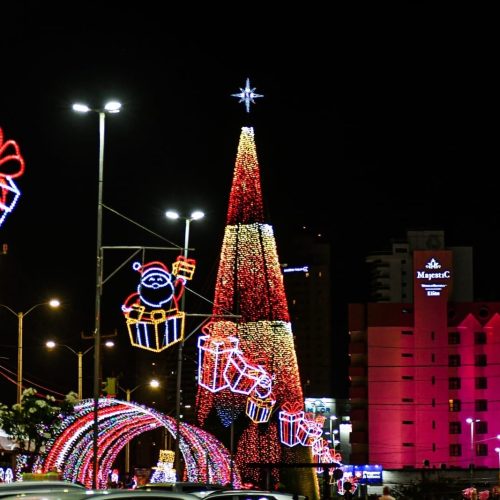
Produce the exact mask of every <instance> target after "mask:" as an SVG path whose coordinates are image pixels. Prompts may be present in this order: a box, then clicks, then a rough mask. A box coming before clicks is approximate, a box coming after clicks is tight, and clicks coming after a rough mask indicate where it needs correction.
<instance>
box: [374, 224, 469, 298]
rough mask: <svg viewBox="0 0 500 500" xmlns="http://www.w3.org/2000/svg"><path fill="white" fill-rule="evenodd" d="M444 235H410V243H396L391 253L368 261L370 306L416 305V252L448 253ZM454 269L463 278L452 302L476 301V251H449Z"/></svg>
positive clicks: (454, 290) (456, 285)
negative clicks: (413, 303)
mask: <svg viewBox="0 0 500 500" xmlns="http://www.w3.org/2000/svg"><path fill="white" fill-rule="evenodd" d="M444 249H445V238H444V231H440V230H427V231H408V232H407V234H406V239H403V240H394V241H393V242H392V247H391V250H390V251H381V252H374V253H372V254H370V255H368V257H367V258H366V262H367V264H368V272H369V295H370V302H413V273H412V269H413V252H414V251H415V250H444ZM448 250H451V251H452V252H453V267H454V269H455V272H456V273H459V274H460V281H459V282H458V283H456V284H455V287H454V289H453V291H452V295H451V300H453V301H456V302H470V301H472V289H473V283H472V277H473V273H472V269H473V268H472V248H471V247H449V248H448Z"/></svg>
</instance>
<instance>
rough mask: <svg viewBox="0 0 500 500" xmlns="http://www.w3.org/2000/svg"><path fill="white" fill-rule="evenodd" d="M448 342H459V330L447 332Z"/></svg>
mask: <svg viewBox="0 0 500 500" xmlns="http://www.w3.org/2000/svg"><path fill="white" fill-rule="evenodd" d="M448 344H450V345H457V344H460V332H449V333H448Z"/></svg>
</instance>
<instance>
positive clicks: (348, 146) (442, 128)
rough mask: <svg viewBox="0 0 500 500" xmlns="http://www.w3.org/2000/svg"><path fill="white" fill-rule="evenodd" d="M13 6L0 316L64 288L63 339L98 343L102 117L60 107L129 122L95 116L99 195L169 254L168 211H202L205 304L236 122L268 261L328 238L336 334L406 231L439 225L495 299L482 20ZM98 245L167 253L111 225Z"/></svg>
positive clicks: (489, 41) (174, 229) (8, 17)
mask: <svg viewBox="0 0 500 500" xmlns="http://www.w3.org/2000/svg"><path fill="white" fill-rule="evenodd" d="M15 4H16V5H14V6H10V7H6V8H4V9H3V10H2V15H1V19H2V30H1V31H0V44H1V45H0V46H1V47H2V54H3V55H2V65H1V70H0V82H1V83H0V127H2V128H3V130H4V134H5V137H6V139H14V140H16V141H17V142H18V144H19V145H20V147H21V150H22V153H23V154H24V157H25V160H26V174H25V175H24V176H23V177H22V178H20V179H19V180H18V185H19V187H20V188H21V190H22V193H23V194H22V197H21V199H20V201H19V204H18V207H17V209H16V211H15V212H14V213H12V214H10V215H9V216H8V218H7V220H6V221H5V223H4V225H3V226H2V227H0V243H8V244H9V256H8V259H9V260H8V265H7V264H5V262H6V260H5V259H4V261H3V263H2V267H0V271H1V273H2V276H0V299H1V301H2V303H7V304H8V305H10V306H11V307H13V308H14V309H16V310H25V309H26V308H29V307H30V306H31V305H32V304H34V303H37V302H39V301H40V300H44V299H45V297H47V296H48V295H50V294H57V295H59V296H62V297H64V300H65V303H66V306H65V311H66V314H65V319H64V320H63V319H59V320H57V321H59V323H57V325H55V326H54V327H57V329H58V330H64V329H65V330H66V331H68V332H72V335H74V334H75V333H76V335H78V332H80V331H82V330H85V331H90V330H91V328H92V326H93V305H94V298H93V293H94V287H95V281H94V276H95V236H96V212H95V210H96V200H97V166H98V164H97V160H98V158H97V148H98V123H97V116H96V115H88V116H79V115H76V114H75V113H73V112H72V111H71V104H72V103H73V102H75V101H85V102H87V103H89V104H90V105H94V106H99V105H101V104H102V103H103V102H104V101H105V100H106V99H108V98H111V97H113V98H117V99H120V100H121V101H122V102H123V112H122V113H120V114H119V115H116V116H111V117H108V119H107V122H106V151H105V175H104V177H105V178H104V201H105V203H106V204H107V205H108V206H110V207H112V208H113V209H114V210H117V211H118V212H120V213H121V214H123V215H125V216H127V217H129V218H131V219H133V220H134V221H137V222H138V223H139V224H141V225H143V226H145V227H147V228H148V229H150V230H151V231H154V232H156V233H158V234H160V235H162V236H163V237H165V238H167V239H168V240H170V241H173V242H175V243H176V244H179V245H181V244H182V240H183V227H182V225H181V224H178V225H177V226H175V225H173V224H172V223H170V222H168V221H166V220H165V219H164V216H163V214H164V211H165V210H166V209H167V208H171V207H176V208H178V209H180V210H185V211H186V212H187V211H189V210H191V209H192V208H198V207H199V208H202V209H203V210H204V211H205V212H206V214H207V217H206V220H204V221H203V222H200V223H199V224H198V223H197V224H196V225H194V224H193V226H192V231H191V240H190V241H191V243H192V246H193V247H195V248H196V257H197V258H198V260H199V278H198V279H199V281H198V282H197V283H196V284H195V283H193V288H195V289H196V291H197V292H198V293H200V294H202V295H204V296H206V297H208V298H209V299H211V298H212V297H213V289H212V288H211V286H212V283H213V279H214V275H215V272H216V269H217V263H218V253H219V251H220V245H221V242H222V236H223V229H224V223H225V215H226V210H227V201H228V195H229V188H230V183H231V177H232V170H233V166H234V160H235V155H236V148H237V143H238V138H239V133H240V128H241V127H242V126H246V125H252V126H254V128H255V133H256V144H257V151H258V155H259V160H260V164H261V169H262V183H263V190H264V202H265V207H266V212H267V215H268V220H269V222H270V223H272V224H273V226H274V228H275V232H276V235H277V239H278V251H279V253H280V254H281V255H286V254H287V246H290V245H292V244H293V234H294V231H297V230H298V229H299V228H300V227H301V226H302V225H303V224H305V225H307V226H309V227H313V228H315V229H318V230H321V232H322V233H323V234H325V236H326V237H327V238H329V239H330V241H331V243H332V248H333V254H334V259H335V261H334V264H333V268H334V288H335V299H336V304H335V310H336V316H337V317H339V318H340V319H339V320H338V321H339V324H340V325H343V324H344V322H345V318H343V317H342V316H343V315H344V314H345V304H347V303H348V302H354V301H359V300H363V299H364V297H365V286H364V277H363V262H364V256H365V254H366V253H367V252H368V251H370V250H380V249H384V248H386V247H387V246H388V244H389V240H390V238H392V237H402V236H404V234H405V232H406V230H407V229H419V228H420V229H433V228H439V229H444V230H445V231H446V240H447V243H448V244H449V245H472V246H474V252H475V259H476V262H475V264H476V268H475V273H476V294H477V295H478V296H479V297H481V298H483V299H485V300H486V299H489V300H498V299H499V298H500V297H499V296H500V292H499V291H497V285H496V283H497V282H498V278H500V272H499V271H500V270H499V266H498V264H497V257H496V252H497V247H498V238H497V233H498V230H499V221H498V209H497V205H498V203H497V190H498V187H497V184H498V183H497V182H496V178H497V176H496V171H495V170H496V167H497V165H498V154H497V148H496V147H495V145H496V142H497V141H496V133H495V132H496V131H497V129H498V127H497V126H496V125H493V124H496V119H495V118H496V116H497V115H498V112H497V111H498V98H497V88H498V85H496V83H498V78H497V76H496V68H495V66H496V60H497V55H496V51H495V49H494V47H495V44H494V41H495V36H494V35H495V33H496V28H495V27H494V26H493V25H492V24H493V23H492V20H493V17H492V12H487V11H484V12H482V11H480V10H479V9H477V8H475V9H473V10H470V6H468V7H469V10H467V9H465V8H458V7H457V6H456V5H453V6H451V4H450V8H448V7H445V6H442V5H441V6H438V7H436V6H435V5H433V6H431V7H429V6H424V5H423V4H417V3H410V4H405V5H404V6H401V5H400V4H399V3H394V4H392V5H391V4H384V6H380V5H377V6H373V5H371V4H370V5H366V6H365V5H357V6H355V7H352V8H351V9H349V10H347V9H346V10H344V11H341V10H340V9H338V8H336V7H329V8H328V9H326V7H324V8H323V7H321V8H319V7H318V8H316V6H314V5H312V6H302V7H301V9H300V10H290V6H289V5H287V4H283V5H279V4H278V5H276V4H274V5H273V9H272V11H271V7H270V5H268V4H265V3H262V4H259V3H253V4H251V5H247V6H238V5H235V6H234V8H226V9H224V10H223V9H222V8H215V9H211V8H208V7H203V8H202V9H200V8H197V7H196V6H194V5H186V6H184V7H182V8H178V10H176V11H174V10H168V11H167V12H165V11H164V10H165V9H166V8H165V9H162V8H161V7H160V3H157V2H149V1H146V2H142V3H141V4H140V5H139V4H137V5H132V6H127V5H125V4H124V3H123V2H122V3H117V2H86V3H78V4H71V9H70V8H69V7H67V6H64V7H62V6H50V5H49V6H48V5H47V3H46V2H44V3H42V2H16V3H15ZM68 5H69V4H68ZM169 9H171V8H170V7H169ZM247 77H249V78H250V79H251V83H252V85H253V86H255V87H256V91H257V92H259V93H262V94H264V96H265V97H264V98H263V99H259V100H258V101H257V104H256V105H255V106H253V107H252V113H251V114H250V115H247V114H246V113H245V111H244V106H243V105H242V104H238V102H237V99H235V98H233V97H230V94H231V93H234V92H237V91H238V89H239V88H240V87H242V86H243V85H244V82H245V79H246V78H247ZM494 136H495V139H494ZM103 243H104V244H105V245H125V244H128V245H156V246H158V245H161V244H162V242H161V241H160V240H158V238H155V237H153V236H151V235H149V234H148V233H146V232H144V231H142V230H140V229H138V228H137V227H136V226H134V225H132V224H130V223H128V222H124V221H123V220H122V219H120V218H117V217H115V216H113V215H111V214H109V213H106V214H105V219H104V227H103ZM115 258H116V260H117V261H118V260H119V259H120V257H116V256H113V257H107V262H105V266H107V268H108V269H113V265H114V264H115ZM122 273H123V271H122ZM126 274H127V273H126ZM128 274H129V275H130V274H131V273H130V272H128ZM134 278H135V276H133V275H132V279H134ZM115 283H116V284H115ZM119 283H120V279H119V278H113V279H112V280H110V282H109V284H106V287H107V289H105V290H106V291H105V297H106V298H105V299H104V300H105V302H107V301H110V303H111V302H112V301H113V300H114V299H116V298H118V300H121V298H122V296H123V298H125V296H126V295H128V293H129V291H128V290H123V291H122V289H121V288H120V286H121V285H120V284H119ZM195 285H196V286H195ZM107 290H109V292H108V291H107ZM105 307H110V308H111V307H113V306H112V305H111V304H107V303H105ZM196 307H199V308H200V309H199V310H200V311H201V310H202V309H203V307H204V306H203V305H201V304H200V305H199V306H196ZM205 311H209V308H208V309H205ZM37 314H38V313H37ZM6 316H8V315H6V314H5V313H4V314H2V315H1V316H0V318H2V319H3V321H9V320H7V318H6ZM33 316H34V317H33V318H32V321H33V322H36V317H35V314H34V315H33ZM110 316H111V315H110ZM119 319H120V313H119V310H118V311H117V312H116V315H115V316H111V317H109V318H108V319H103V321H104V322H105V327H107V328H114V323H115V322H117V321H119ZM1 328H2V338H3V336H4V335H7V333H5V332H4V328H3V326H2V327H1ZM40 328H41V327H40ZM8 329H9V332H10V331H11V330H12V325H11V324H10V323H9V325H8ZM68 335H69V334H68ZM13 343H15V341H14V342H13ZM11 361H12V360H11ZM12 364H13V365H14V363H12Z"/></svg>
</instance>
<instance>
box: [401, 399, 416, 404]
mask: <svg viewBox="0 0 500 500" xmlns="http://www.w3.org/2000/svg"><path fill="white" fill-rule="evenodd" d="M401 401H402V402H403V403H413V398H402V399H401Z"/></svg>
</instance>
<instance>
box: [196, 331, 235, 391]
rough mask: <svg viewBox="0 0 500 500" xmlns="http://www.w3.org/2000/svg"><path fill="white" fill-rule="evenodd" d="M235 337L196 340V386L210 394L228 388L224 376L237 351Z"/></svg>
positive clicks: (205, 336)
mask: <svg viewBox="0 0 500 500" xmlns="http://www.w3.org/2000/svg"><path fill="white" fill-rule="evenodd" d="M238 343H239V340H238V339H237V338H236V337H233V336H229V337H212V336H210V335H202V336H200V337H199V338H198V384H199V385H201V386H202V387H204V388H205V389H208V390H209V391H211V392H219V391H221V390H222V389H225V388H226V387H228V386H229V382H228V381H227V379H226V378H225V376H224V373H225V369H226V367H227V365H228V363H229V359H230V358H231V355H232V354H233V352H235V351H236V350H237V349H238Z"/></svg>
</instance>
